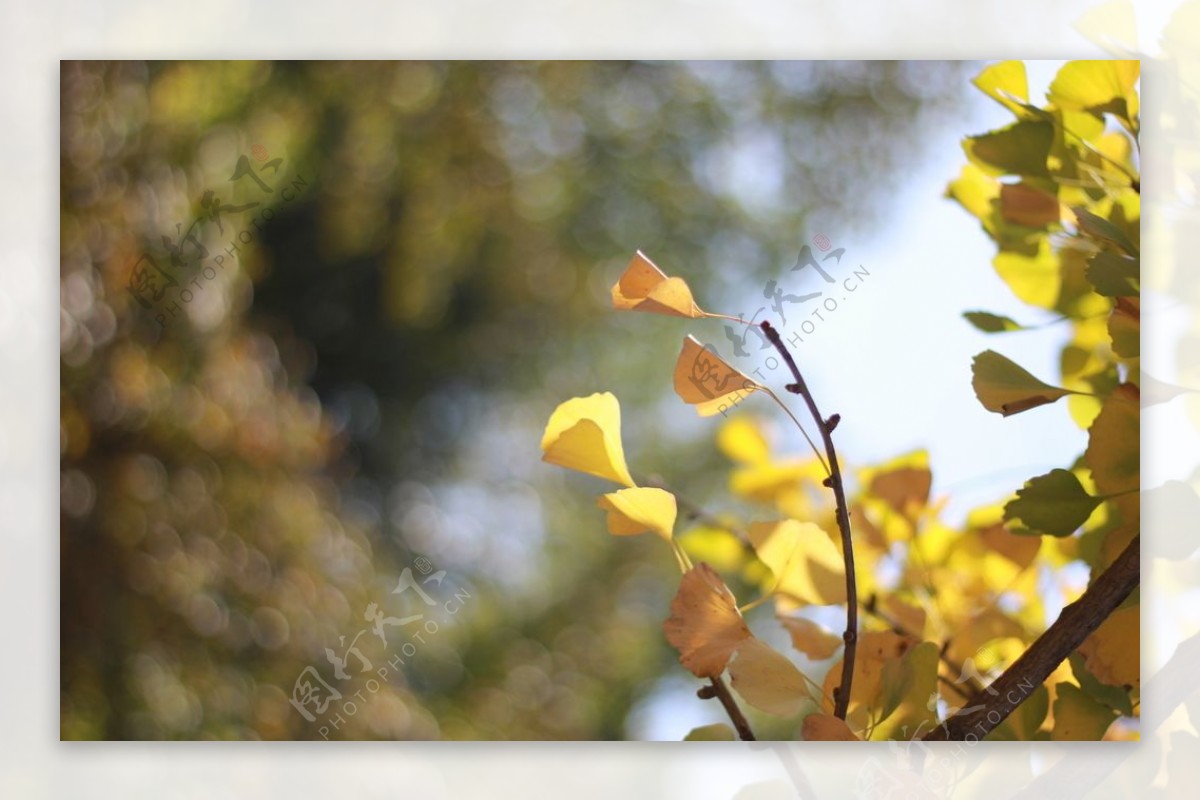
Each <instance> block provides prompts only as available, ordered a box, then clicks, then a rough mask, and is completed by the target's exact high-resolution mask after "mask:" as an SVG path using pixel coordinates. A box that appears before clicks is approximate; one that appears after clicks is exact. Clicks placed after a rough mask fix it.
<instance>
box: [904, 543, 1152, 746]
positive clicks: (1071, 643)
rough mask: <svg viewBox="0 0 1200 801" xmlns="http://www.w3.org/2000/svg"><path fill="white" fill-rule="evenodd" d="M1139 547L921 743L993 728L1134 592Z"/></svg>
mask: <svg viewBox="0 0 1200 801" xmlns="http://www.w3.org/2000/svg"><path fill="white" fill-rule="evenodd" d="M1141 546H1142V538H1141V537H1140V536H1139V537H1134V538H1133V542H1131V543H1129V545H1128V546H1126V548H1125V550H1124V551H1122V552H1121V555H1120V556H1118V557H1117V561H1115V562H1113V563H1112V564H1111V565H1110V566H1109V568H1108V570H1105V571H1104V572H1103V573H1102V574H1100V578H1098V579H1096V580H1095V581H1094V582H1093V583H1092V586H1090V587H1088V589H1087V592H1085V593H1084V594H1083V595H1081V596H1080V597H1079V600H1077V601H1075V602H1074V603H1072V604H1068V605H1067V606H1066V608H1064V609H1063V611H1062V614H1061V615H1059V616H1058V620H1056V621H1054V623H1053V625H1051V626H1050V628H1048V629H1046V632H1045V633H1044V634H1042V636H1041V637H1038V638H1037V640H1035V641H1034V643H1033V645H1030V646H1029V648H1028V649H1027V650H1026V651H1025V653H1023V654H1021V656H1020V657H1018V659H1017V661H1016V662H1013V663H1012V665H1011V666H1010V667H1009V668H1008V670H1006V671H1004V673H1003V674H1001V676H1000V677H999V678H998V679H996V680H995V681H994V682H992V683H991V685H990V686H989V687H988V688H987V689H986V690H984V691H983V692H981V693H978V694H977V695H976V696H975V697H974V698H972V699H971V700H970V701H968V702H967V705H966V707H964V710H965V711H966V713H965V714H962V715H955V716H954V717H951V718H950V719H949V720H946V721H943V723H942V725H941V726H939V727H938V728H936V729H934V730H933V731H932V732H930V733H929V734H928V735H926V736H925V738H924V739H926V740H965V739H967V737H968V736H970V735H974V736H975V737H976V738H979V739H982V738H983V737H984V736H986V735H987V733H988V732H990V731H991V730H992V729H994V728H996V727H997V726H999V725H1000V723H1001V722H1003V721H1004V719H1005V718H1007V717H1008V716H1009V715H1010V714H1012V712H1013V710H1015V709H1016V708H1017V707H1018V706H1020V705H1021V704H1022V703H1023V702H1024V701H1025V700H1026V699H1027V698H1029V696H1031V695H1032V694H1033V691H1034V690H1036V689H1037V688H1038V687H1040V686H1041V685H1042V683H1043V682H1044V681H1046V679H1047V678H1048V677H1049V676H1050V674H1051V673H1052V672H1053V671H1054V669H1055V668H1056V667H1058V666H1059V665H1060V664H1062V661H1063V660H1064V659H1066V658H1067V657H1068V656H1070V655H1071V653H1072V652H1074V651H1075V649H1076V648H1078V647H1079V646H1080V644H1081V643H1082V642H1083V641H1084V640H1085V639H1087V637H1088V635H1089V634H1091V633H1092V632H1093V631H1095V630H1096V629H1097V628H1099V627H1100V624H1101V623H1103V622H1104V621H1105V620H1106V619H1107V618H1108V616H1109V615H1110V614H1112V613H1113V610H1115V609H1116V608H1117V607H1118V606H1120V605H1121V602H1122V601H1124V600H1125V599H1126V598H1128V597H1129V594H1130V593H1131V592H1133V590H1134V588H1135V587H1137V585H1138V582H1139V580H1140V573H1141Z"/></svg>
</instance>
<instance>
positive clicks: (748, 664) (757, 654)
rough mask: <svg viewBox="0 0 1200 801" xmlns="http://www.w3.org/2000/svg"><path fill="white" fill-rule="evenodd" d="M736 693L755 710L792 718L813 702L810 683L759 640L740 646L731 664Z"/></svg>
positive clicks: (789, 663)
mask: <svg viewBox="0 0 1200 801" xmlns="http://www.w3.org/2000/svg"><path fill="white" fill-rule="evenodd" d="M729 677H730V679H731V681H732V684H733V689H735V690H737V693H738V695H740V696H741V697H742V698H744V699H745V701H746V703H748V704H750V706H752V707H754V708H755V709H761V710H762V711H763V712H767V713H769V714H771V715H778V716H780V717H784V718H790V717H793V716H795V715H798V714H800V710H801V709H803V708H804V705H805V702H807V701H809V700H811V696H810V695H809V692H808V683H807V682H806V681H805V679H804V674H802V673H801V672H800V671H799V670H798V669H797V668H796V666H795V665H793V664H792V663H791V660H789V659H788V658H787V657H786V656H784V655H783V654H781V653H779V652H778V651H776V650H775V649H774V648H772V647H771V646H769V645H767V644H766V643H765V642H763V641H762V640H760V639H757V638H751V639H749V640H746V641H745V642H743V643H742V644H741V645H740V646H738V649H737V653H736V654H735V655H734V657H733V661H732V662H730V663H729Z"/></svg>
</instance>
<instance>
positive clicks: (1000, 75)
mask: <svg viewBox="0 0 1200 801" xmlns="http://www.w3.org/2000/svg"><path fill="white" fill-rule="evenodd" d="M971 83H973V84H975V85H976V86H978V87H979V88H980V89H981V90H982V91H983V92H984V93H985V94H987V96H988V97H990V98H992V99H993V100H995V101H996V102H997V103H1000V104H1001V105H1002V106H1004V107H1005V108H1007V109H1008V110H1010V111H1012V112H1013V113H1015V114H1017V115H1018V116H1021V112H1022V110H1023V109H1022V104H1023V103H1028V102H1029V81H1028V79H1027V78H1026V77H1025V64H1024V63H1023V62H1020V61H1000V62H998V63H996V64H990V65H988V66H987V68H985V69H984V70H983V72H981V73H979V75H977V76H975V78H974V79H973V80H972V81H971Z"/></svg>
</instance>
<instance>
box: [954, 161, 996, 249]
mask: <svg viewBox="0 0 1200 801" xmlns="http://www.w3.org/2000/svg"><path fill="white" fill-rule="evenodd" d="M946 196H947V197H949V198H952V199H954V200H957V201H958V203H959V205H961V206H962V207H963V208H964V209H966V210H967V212H968V213H970V214H971V215H972V216H974V217H976V218H978V219H979V221H980V222H981V223H983V227H984V229H986V230H987V231H988V232H992V230H993V228H994V226H993V224H992V220H991V217H992V210H993V201H995V200H996V199H997V198H999V197H1000V182H999V181H998V180H996V178H995V177H993V176H991V175H989V174H988V173H986V172H984V171H983V170H981V169H980V168H979V167H977V166H975V165H974V164H971V163H970V162H968V163H966V164H964V165H963V168H962V172H961V173H960V174H959V176H958V177H957V178H955V179H954V180H953V181H951V182H950V185H949V186H947V187H946Z"/></svg>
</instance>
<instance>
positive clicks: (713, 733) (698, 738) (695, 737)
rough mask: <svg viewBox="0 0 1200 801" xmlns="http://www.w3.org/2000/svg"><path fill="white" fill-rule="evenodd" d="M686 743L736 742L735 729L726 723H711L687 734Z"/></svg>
mask: <svg viewBox="0 0 1200 801" xmlns="http://www.w3.org/2000/svg"><path fill="white" fill-rule="evenodd" d="M683 739H684V742H713V741H724V740H731V741H732V740H736V739H737V736H736V735H735V734H734V732H733V729H731V728H729V726H728V724H725V723H710V724H708V725H707V726H697V727H696V728H694V729H692V730H691V731H689V732H688V733H687V736H686V737H684V738H683Z"/></svg>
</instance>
